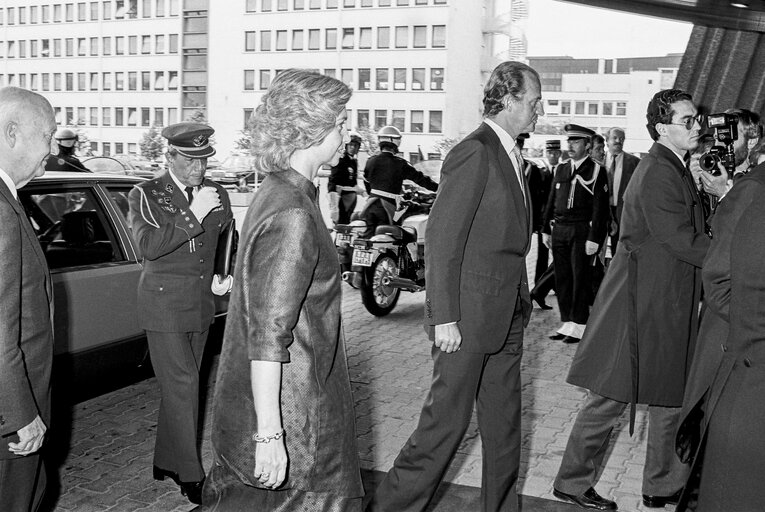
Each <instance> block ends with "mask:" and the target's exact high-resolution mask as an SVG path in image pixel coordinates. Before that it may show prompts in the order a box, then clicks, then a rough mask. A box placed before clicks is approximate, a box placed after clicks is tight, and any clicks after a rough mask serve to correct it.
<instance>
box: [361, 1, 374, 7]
mask: <svg viewBox="0 0 765 512" xmlns="http://www.w3.org/2000/svg"><path fill="white" fill-rule="evenodd" d="M373 6H374V4H373V2H372V0H361V7H373Z"/></svg>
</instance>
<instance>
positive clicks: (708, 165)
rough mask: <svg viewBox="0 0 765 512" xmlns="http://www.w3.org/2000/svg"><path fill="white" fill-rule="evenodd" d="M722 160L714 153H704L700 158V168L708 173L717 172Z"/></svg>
mask: <svg viewBox="0 0 765 512" xmlns="http://www.w3.org/2000/svg"><path fill="white" fill-rule="evenodd" d="M719 161H720V160H719V159H718V158H717V155H713V154H712V153H704V154H703V155H701V156H700V157H699V167H701V169H702V170H704V171H707V172H714V171H716V170H717V162H719Z"/></svg>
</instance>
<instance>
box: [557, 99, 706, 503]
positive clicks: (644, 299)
mask: <svg viewBox="0 0 765 512" xmlns="http://www.w3.org/2000/svg"><path fill="white" fill-rule="evenodd" d="M646 119H647V121H648V123H647V125H646V126H647V128H648V132H649V133H650V135H651V137H652V138H653V140H654V141H655V143H654V145H653V147H651V149H650V151H649V154H648V156H646V157H645V158H643V159H642V160H641V161H640V163H639V164H638V166H637V168H636V169H635V172H634V174H633V175H632V179H631V180H630V183H629V185H628V186H627V190H626V191H625V192H624V208H623V210H622V223H621V234H620V239H619V245H618V247H617V249H616V255H615V256H614V259H613V261H612V262H611V267H610V268H609V271H608V273H607V275H606V277H605V279H604V280H603V284H602V286H601V287H600V291H599V292H598V296H597V298H596V299H595V304H594V306H593V311H592V314H591V315H590V320H589V322H588V324H587V331H586V332H585V333H584V338H583V339H582V341H581V343H580V344H579V347H578V350H577V353H576V355H575V357H574V361H573V363H572V365H571V370H570V371H569V375H568V379H567V381H568V382H569V383H570V384H573V385H575V386H580V387H583V388H585V389H588V390H589V393H588V396H587V399H586V400H585V402H584V404H583V406H582V409H581V410H580V411H579V414H578V416H577V418H576V421H575V423H574V426H573V428H572V430H571V434H570V436H569V440H568V444H567V446H566V451H565V453H564V455H563V460H562V462H561V466H560V469H559V470H558V476H557V478H556V479H555V483H554V486H553V491H554V494H555V496H557V497H558V498H560V499H563V500H565V501H569V502H572V503H575V504H577V505H579V506H580V507H583V508H590V509H595V510H616V508H617V506H616V503H615V502H613V501H611V500H609V499H606V498H603V497H601V496H600V495H598V493H597V492H596V491H595V489H594V486H595V484H596V477H597V474H598V472H599V468H600V466H601V464H602V463H603V459H604V456H605V453H606V452H607V448H608V440H609V436H610V434H611V431H612V429H613V427H614V425H615V423H616V422H617V420H618V419H619V417H620V416H621V414H622V412H623V411H624V409H625V408H626V407H627V406H628V405H630V406H631V408H630V433H632V432H633V430H634V420H635V406H636V404H646V405H648V447H647V451H646V462H645V467H644V469H643V504H644V505H645V506H647V507H652V508H653V507H657V508H658V507H663V506H664V505H666V504H675V503H677V501H678V499H679V496H680V490H681V489H682V487H683V484H684V483H685V480H686V477H687V475H688V466H686V465H684V464H682V463H681V462H680V461H679V459H678V458H677V457H676V456H675V451H674V435H675V431H676V428H677V424H678V421H679V419H680V406H681V405H682V403H683V391H684V388H685V382H686V374H687V370H688V366H689V364H690V361H691V358H692V355H693V349H694V345H695V342H696V331H697V327H696V326H697V312H698V304H699V299H700V293H701V265H702V262H703V260H704V256H705V255H706V252H707V249H708V248H709V244H710V240H709V237H708V236H707V235H706V233H705V229H704V212H703V209H702V206H701V201H700V199H699V194H698V190H697V188H696V186H695V185H694V183H693V180H692V177H691V174H690V172H689V171H688V170H687V168H686V165H685V158H686V156H687V153H688V152H689V151H691V150H693V149H694V148H695V147H696V145H697V144H698V138H699V132H700V130H701V124H700V123H701V122H702V118H701V117H700V116H699V114H698V111H697V110H696V106H695V105H694V104H693V101H692V98H691V96H690V95H689V94H687V93H685V92H683V91H680V90H677V89H671V90H664V91H660V92H658V93H656V94H655V95H654V97H653V99H652V100H651V102H650V103H649V104H648V111H647V113H646Z"/></svg>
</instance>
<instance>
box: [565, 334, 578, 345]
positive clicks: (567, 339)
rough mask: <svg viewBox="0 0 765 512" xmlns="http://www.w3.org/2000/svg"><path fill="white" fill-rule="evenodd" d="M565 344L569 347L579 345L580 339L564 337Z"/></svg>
mask: <svg viewBox="0 0 765 512" xmlns="http://www.w3.org/2000/svg"><path fill="white" fill-rule="evenodd" d="M563 343H567V344H569V345H570V344H572V343H579V338H576V337H574V336H564V337H563Z"/></svg>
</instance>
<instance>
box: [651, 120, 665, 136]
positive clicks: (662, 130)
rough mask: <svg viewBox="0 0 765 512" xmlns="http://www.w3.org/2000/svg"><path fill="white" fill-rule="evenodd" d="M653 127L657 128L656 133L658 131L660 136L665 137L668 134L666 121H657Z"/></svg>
mask: <svg viewBox="0 0 765 512" xmlns="http://www.w3.org/2000/svg"><path fill="white" fill-rule="evenodd" d="M653 127H654V128H655V129H656V133H658V134H659V135H660V136H662V137H664V136H666V135H667V125H666V124H664V123H656V124H655V125H653Z"/></svg>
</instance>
